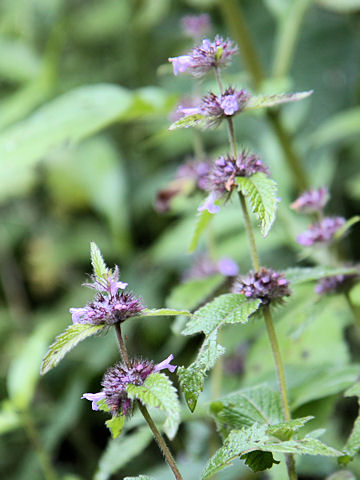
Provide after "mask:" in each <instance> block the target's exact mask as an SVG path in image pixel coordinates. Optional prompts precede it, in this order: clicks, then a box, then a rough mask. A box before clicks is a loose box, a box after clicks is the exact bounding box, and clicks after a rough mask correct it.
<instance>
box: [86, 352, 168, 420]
mask: <svg viewBox="0 0 360 480" xmlns="http://www.w3.org/2000/svg"><path fill="white" fill-rule="evenodd" d="M173 358H174V356H173V355H169V357H168V358H166V359H165V360H164V361H162V362H161V363H159V364H157V365H154V362H152V361H148V360H138V359H135V360H132V361H131V362H130V365H129V366H127V365H125V364H124V363H118V364H116V365H114V366H113V367H110V368H109V369H108V370H107V372H106V373H105V375H104V378H103V381H102V383H101V385H102V387H103V389H102V391H101V392H98V393H84V395H83V396H82V397H81V398H85V399H86V400H89V401H91V402H92V409H93V410H99V406H98V403H97V402H99V401H100V400H105V403H106V405H107V407H108V408H109V409H110V411H111V413H112V414H113V415H119V414H120V415H129V414H131V412H132V410H133V401H132V400H131V399H130V398H129V397H128V394H127V391H126V387H127V386H128V385H130V384H131V385H143V383H144V382H145V380H146V378H147V377H148V376H149V375H150V374H151V373H156V372H159V371H160V370H164V369H168V370H169V371H170V372H174V371H175V369H176V366H175V365H171V364H170V362H171V360H172V359H173Z"/></svg>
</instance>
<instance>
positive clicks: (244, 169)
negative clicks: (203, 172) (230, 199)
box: [207, 150, 269, 194]
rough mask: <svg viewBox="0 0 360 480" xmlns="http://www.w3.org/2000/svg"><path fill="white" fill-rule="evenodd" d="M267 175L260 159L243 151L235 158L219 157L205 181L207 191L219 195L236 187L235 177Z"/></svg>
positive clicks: (266, 169) (266, 170)
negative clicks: (259, 173) (256, 174)
mask: <svg viewBox="0 0 360 480" xmlns="http://www.w3.org/2000/svg"><path fill="white" fill-rule="evenodd" d="M258 172H262V173H265V174H266V175H268V174H269V169H268V168H267V167H266V166H265V165H264V164H263V163H262V161H261V160H260V157H258V156H257V155H254V154H252V153H247V152H246V151H245V150H243V151H242V152H241V153H240V154H239V155H238V156H237V157H236V158H235V157H233V156H231V155H226V156H221V157H220V158H218V159H217V160H215V163H214V165H213V168H212V169H211V171H210V173H209V175H208V177H207V181H208V185H207V187H208V190H213V191H216V192H218V193H219V194H223V193H225V192H226V191H228V192H231V190H233V189H234V188H235V186H236V184H235V178H236V177H251V175H254V174H255V173H258Z"/></svg>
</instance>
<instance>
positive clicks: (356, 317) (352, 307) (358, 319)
mask: <svg viewBox="0 0 360 480" xmlns="http://www.w3.org/2000/svg"><path fill="white" fill-rule="evenodd" d="M344 295H345V298H346V301H347V303H348V305H349V308H350V310H351V313H352V314H353V317H354V321H355V324H356V326H357V327H358V329H359V330H360V315H359V311H358V309H357V308H356V307H355V305H354V304H353V302H352V300H351V297H350V295H349V292H345V294H344Z"/></svg>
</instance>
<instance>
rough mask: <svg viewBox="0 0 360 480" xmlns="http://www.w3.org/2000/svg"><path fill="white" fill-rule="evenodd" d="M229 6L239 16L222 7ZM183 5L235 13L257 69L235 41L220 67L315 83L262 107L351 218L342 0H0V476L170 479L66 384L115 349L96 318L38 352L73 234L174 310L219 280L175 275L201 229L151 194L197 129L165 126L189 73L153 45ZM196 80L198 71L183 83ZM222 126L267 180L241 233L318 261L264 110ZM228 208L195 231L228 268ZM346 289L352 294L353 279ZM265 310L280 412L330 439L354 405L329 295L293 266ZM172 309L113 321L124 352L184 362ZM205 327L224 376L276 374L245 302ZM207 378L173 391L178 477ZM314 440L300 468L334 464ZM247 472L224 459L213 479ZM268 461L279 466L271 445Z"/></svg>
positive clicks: (203, 425) (359, 116)
mask: <svg viewBox="0 0 360 480" xmlns="http://www.w3.org/2000/svg"><path fill="white" fill-rule="evenodd" d="M234 6H235V10H236V11H237V12H238V14H240V13H241V12H242V14H243V16H244V17H243V18H242V17H241V16H240V17H239V16H238V17H236V16H234V15H231V9H233V8H234ZM239 8H241V10H238V9H239ZM200 12H208V13H209V14H210V15H211V18H212V21H213V24H214V27H213V33H212V36H213V35H214V34H215V33H221V34H223V35H224V36H228V35H229V36H232V37H233V38H234V40H235V41H238V40H237V38H236V35H237V33H236V32H237V31H238V30H239V29H238V28H236V25H239V23H236V22H239V21H241V20H243V21H245V26H246V28H247V29H248V30H249V32H250V34H251V37H252V39H253V41H254V46H255V48H256V50H257V53H258V55H259V62H260V64H261V69H262V70H263V72H260V73H259V71H258V72H257V73H256V68H257V67H255V70H254V67H252V66H251V64H249V61H247V60H246V58H245V57H244V55H242V54H243V52H241V51H240V55H239V56H238V57H237V60H236V62H235V63H234V65H233V66H232V68H231V69H230V71H229V72H227V73H226V76H225V78H226V80H227V81H229V82H231V83H232V84H235V85H237V86H240V87H246V88H249V89H250V90H253V91H255V89H257V91H258V92H260V93H265V94H266V93H281V92H283V91H303V90H309V89H314V94H313V95H312V97H311V98H310V99H307V100H305V101H303V102H299V103H295V104H289V105H286V106H283V107H281V110H280V119H281V122H282V124H283V125H285V128H286V130H287V131H288V132H289V134H290V136H291V137H292V142H293V148H294V150H295V152H297V154H298V155H299V157H300V159H301V164H302V166H303V168H304V171H305V172H306V176H307V180H308V182H309V184H310V185H311V186H315V187H318V186H322V185H328V186H329V188H330V191H331V195H332V198H331V203H330V207H329V212H332V213H333V214H340V215H343V216H345V217H346V218H350V217H351V216H353V215H354V214H356V213H357V212H358V211H359V203H360V174H359V170H358V165H359V163H358V159H359V156H360V141H359V138H360V137H359V132H360V107H359V94H360V89H359V58H360V52H359V50H360V49H359V45H360V37H359V32H360V28H359V26H360V25H359V23H360V16H359V12H360V3H359V2H358V1H356V0H352V1H349V0H342V1H341V2H336V1H333V0H318V1H311V0H294V1H290V0H263V1H261V0H256V1H254V0H242V1H240V0H239V1H237V2H236V1H235V0H226V1H225V0H223V1H220V0H218V1H217V0H187V1H185V0H184V1H172V0H135V1H132V2H129V1H127V0H102V1H101V2H96V1H92V0H83V1H82V0H77V1H66V0H47V1H43V0H32V1H31V2H30V1H27V0H18V1H16V2H13V1H12V0H2V2H1V3H0V13H1V15H0V82H1V83H0V129H1V131H0V158H1V176H0V185H1V187H0V202H1V206H0V208H1V218H2V221H1V224H0V228H1V235H0V282H1V296H2V299H3V302H2V305H1V308H0V318H1V321H0V335H1V336H0V342H1V353H0V355H1V372H0V374H1V375H0V378H1V380H0V389H1V398H2V401H1V409H0V433H1V437H0V438H1V442H0V472H1V477H2V478H13V479H14V480H36V479H39V478H43V476H44V472H46V478H47V480H54V479H56V478H57V479H62V480H79V479H89V478H93V479H94V480H106V479H111V478H114V479H115V478H123V477H124V476H126V475H137V474H139V473H144V474H149V475H151V476H153V477H154V478H156V479H158V480H161V479H166V478H169V475H170V474H169V471H168V469H167V467H166V466H163V465H162V459H161V456H160V454H159V453H158V451H157V449H156V445H155V444H154V442H152V437H151V433H150V432H149V431H148V429H147V428H146V427H145V426H144V424H143V421H142V419H141V418H140V417H139V416H138V415H135V417H134V418H133V420H132V422H129V423H128V424H127V425H126V426H125V429H124V430H125V435H122V436H120V437H119V438H118V439H116V440H110V436H109V432H108V430H107V429H106V428H104V425H103V421H104V416H103V414H102V413H97V414H94V413H93V412H91V410H90V405H89V404H88V403H87V402H84V401H81V400H80V397H81V395H82V393H83V392H88V391H90V392H91V391H93V392H95V391H98V390H99V383H100V381H101V377H102V374H103V372H104V370H105V369H106V368H107V367H108V366H109V365H110V364H111V363H113V362H115V361H117V360H118V358H119V353H118V349H117V347H116V342H115V338H114V337H113V336H112V335H108V336H106V337H105V336H104V337H103V338H101V339H99V338H90V339H88V340H86V341H85V342H83V343H82V344H81V345H80V346H79V347H78V348H77V349H75V350H74V351H73V352H72V353H71V354H69V355H68V357H67V359H66V360H65V361H64V362H62V363H61V364H60V365H59V366H58V367H57V368H56V369H54V370H53V371H52V372H51V373H49V374H48V375H47V376H46V377H44V378H40V376H39V368H40V362H41V359H42V357H43V355H44V354H45V351H46V348H47V346H48V345H49V343H51V341H52V339H53V338H54V336H55V335H57V334H58V333H60V332H61V331H63V330H65V328H66V326H67V325H69V324H70V323H71V318H70V314H69V313H68V309H69V307H70V306H73V307H75V306H81V305H83V304H84V303H85V302H86V301H87V300H88V299H89V298H90V295H91V292H90V293H89V292H88V291H86V289H83V288H81V287H80V285H81V283H82V282H83V281H85V279H86V277H85V272H91V267H90V264H89V253H88V252H89V242H90V241H95V242H96V243H97V244H98V245H99V246H100V248H101V250H102V252H103V254H104V256H105V258H106V260H107V263H108V265H112V264H118V265H119V266H120V268H121V278H122V279H125V281H127V282H129V285H130V287H131V289H133V290H134V291H135V293H137V294H138V295H140V296H141V297H142V298H143V300H144V302H145V303H146V305H147V306H148V307H149V308H160V307H161V306H163V305H167V306H170V307H173V308H180V309H186V308H189V309H193V308H195V307H196V306H197V305H198V304H199V303H201V302H202V301H203V299H204V298H207V297H208V296H210V295H211V292H213V291H214V290H216V289H218V288H219V285H220V284H221V282H222V280H221V279H219V276H213V277H210V278H209V279H206V280H197V282H198V283H197V284H196V288H193V286H192V285H190V286H188V287H186V286H182V287H179V286H178V285H179V282H180V281H181V279H182V278H183V275H184V272H186V270H187V269H188V268H189V267H190V265H191V264H192V262H194V260H195V259H196V258H197V256H198V254H199V252H201V251H203V250H204V248H205V244H206V240H204V238H206V236H204V235H202V236H201V237H200V241H199V245H198V246H197V249H196V250H195V251H194V252H193V253H191V254H189V252H188V247H189V244H190V238H191V236H192V232H193V231H194V228H195V222H196V214H195V212H196V208H197V206H198V205H199V203H200V201H201V197H197V196H196V195H193V196H188V197H182V198H179V199H177V200H176V202H174V203H173V205H172V209H171V211H170V212H169V213H166V214H160V213H159V212H157V211H156V209H155V208H154V204H155V196H156V192H157V191H158V190H159V189H160V188H162V187H164V186H165V185H166V184H167V182H168V181H169V180H171V179H172V178H173V176H174V173H175V171H176V168H177V166H178V165H180V164H181V163H182V162H183V161H184V158H186V157H187V156H189V155H192V154H193V149H194V145H195V146H196V145H197V134H196V132H194V131H190V129H189V130H176V131H171V132H169V131H168V127H169V125H170V123H171V122H172V120H171V112H172V111H173V109H174V108H175V106H176V104H177V101H178V100H179V99H180V98H181V97H182V96H183V95H184V94H187V93H188V92H189V91H190V89H191V80H190V79H189V78H187V77H186V76H184V77H182V78H174V76H173V75H172V68H171V65H170V64H168V63H167V58H168V57H169V56H175V55H179V54H181V53H184V52H186V51H187V50H188V49H189V48H190V47H191V46H192V43H191V40H189V39H188V38H186V37H185V36H184V34H183V32H182V29H181V26H180V19H181V17H182V16H183V15H184V14H195V13H200ZM229 12H230V14H229ZM244 58H245V60H244ZM250 58H255V57H251V55H250ZM254 73H255V75H254ZM262 77H263V78H262ZM212 86H213V83H212V80H205V81H204V82H203V84H201V86H200V87H199V90H201V91H206V90H208V89H210V88H212ZM276 118H278V117H276ZM236 125H237V131H238V137H239V138H241V140H242V142H243V143H244V145H245V146H249V147H251V148H252V149H254V150H255V151H257V152H258V153H259V154H260V155H261V156H262V157H263V158H264V160H265V161H266V162H267V163H268V164H269V165H270V168H271V172H272V178H274V179H275V180H276V182H277V183H278V185H279V192H280V197H281V203H280V207H279V211H278V217H277V221H276V224H275V226H274V228H273V230H272V231H271V232H270V234H269V236H268V237H267V238H266V239H262V238H261V236H260V235H259V238H258V245H259V247H260V253H261V257H262V260H263V263H264V264H266V265H271V266H272V267H274V268H278V269H284V268H286V267H289V266H290V267H295V266H298V265H301V266H307V265H312V264H313V262H315V263H323V260H324V259H323V258H322V257H319V258H315V259H314V258H310V257H308V258H304V255H303V251H302V249H300V248H299V246H298V245H297V244H296V243H295V236H296V234H298V233H299V232H300V231H302V230H303V229H304V227H305V225H306V223H305V220H304V218H303V217H301V216H299V215H296V214H295V213H293V212H292V211H291V210H290V209H289V204H290V203H291V202H292V201H293V200H294V199H295V197H296V195H297V193H298V191H299V189H300V188H301V187H302V186H303V185H301V181H302V179H301V178H299V177H298V176H294V175H292V173H291V171H290V170H289V168H288V167H287V166H286V163H285V159H284V152H283V149H282V148H281V144H280V143H279V138H280V137H279V132H278V130H277V128H276V119H275V121H274V120H271V114H265V113H261V112H260V113H258V114H256V115H247V114H246V115H245V114H244V116H242V117H241V118H239V120H238V121H237V123H236ZM203 138H204V142H205V147H206V151H207V152H208V153H209V155H212V156H214V155H216V154H218V153H219V152H221V153H222V152H223V151H226V147H225V145H226V142H227V138H226V135H225V133H224V132H223V131H222V130H220V129H219V130H215V131H212V132H211V133H205V134H204V135H203ZM280 140H281V139H280ZM239 216H240V214H239V213H238V211H237V205H235V202H233V203H230V204H229V205H227V206H226V209H225V210H224V213H223V214H222V215H221V217H220V216H219V218H215V219H214V221H213V222H212V225H211V228H212V230H211V232H212V240H211V243H212V244H215V245H216V246H215V249H216V250H215V255H216V256H217V257H218V258H220V257H222V256H225V255H226V256H231V257H232V258H234V259H235V260H236V261H237V262H238V264H239V266H240V271H241V272H243V273H245V272H247V271H248V269H249V268H250V259H249V255H248V246H247V240H246V237H245V233H244V230H243V226H242V223H241V221H240V220H239V221H237V219H238V217H239ZM358 244H359V229H358V228H357V227H356V226H355V227H354V228H353V230H352V233H351V235H349V236H348V237H347V238H346V239H345V240H344V241H343V243H342V255H343V258H344V259H353V260H354V261H358V258H359V251H358ZM225 291H226V290H225ZM351 295H352V299H353V302H354V303H355V304H356V305H360V291H359V289H358V288H355V289H354V290H353V291H352V292H351ZM277 322H278V324H277V328H278V330H279V337H280V340H281V345H282V351H283V355H284V357H285V362H286V364H287V374H288V383H289V388H290V396H291V402H292V407H293V408H296V416H297V417H305V416H307V415H310V414H312V415H313V414H314V412H316V419H315V420H312V421H311V422H310V424H311V427H309V428H311V430H314V429H316V428H317V424H318V425H320V424H321V425H324V424H326V425H327V432H326V434H325V435H324V437H322V438H323V439H324V441H326V443H327V444H329V445H332V446H333V447H334V448H339V449H341V448H342V447H343V445H344V443H345V440H346V438H347V437H348V435H349V433H350V430H351V428H352V423H353V421H354V419H355V418H356V416H357V398H356V396H351V395H356V393H351V392H348V394H349V396H348V397H346V398H344V396H343V392H344V390H345V389H347V388H348V387H350V386H351V385H352V384H353V383H354V382H355V380H356V379H357V378H358V375H359V368H358V365H357V362H358V361H359V353H358V352H359V346H360V333H359V332H358V330H356V328H355V327H354V326H353V325H352V319H351V312H350V311H349V309H348V306H347V304H346V301H345V299H344V298H343V296H333V297H330V298H329V297H328V298H326V299H318V298H316V297H315V295H314V293H313V284H312V283H304V284H301V285H299V286H297V288H296V293H295V295H294V296H293V297H292V298H291V299H290V300H289V301H288V302H287V308H286V309H284V310H282V309H279V311H278V320H277ZM183 325H184V319H182V318H181V317H179V318H178V319H177V320H176V321H175V322H174V320H173V319H172V318H171V317H168V318H167V317H161V318H156V317H150V318H148V319H145V320H144V319H143V320H142V321H138V320H134V321H133V322H129V324H126V325H125V333H126V335H127V337H128V341H129V346H130V347H131V350H132V352H133V353H134V354H137V355H141V356H143V357H147V358H151V359H154V360H155V361H156V362H159V361H160V360H162V359H163V358H165V357H166V356H167V355H168V352H169V351H171V352H173V353H174V355H175V363H177V364H178V365H184V366H185V367H188V366H189V365H190V364H191V363H192V362H194V361H195V351H196V350H197V349H198V347H199V346H200V345H201V343H202V342H203V338H201V337H200V336H181V335H180V331H181V330H182V329H183ZM234 328H237V330H234ZM239 328H240V330H239ZM235 331H236V332H239V331H241V332H242V336H240V335H239V334H238V333H237V334H236V335H234V332H235ZM204 332H205V333H206V334H207V332H206V331H205V330H204ZM216 334H217V332H216ZM95 342H97V343H96V344H95ZM221 344H222V345H224V347H226V356H225V357H224V368H225V377H224V380H223V386H222V393H223V394H225V393H227V392H230V391H232V390H233V389H238V388H240V387H241V388H243V387H251V386H253V385H255V384H258V383H259V382H262V381H266V382H268V383H269V385H273V386H275V385H276V380H275V378H274V374H273V363H272V358H271V352H270V348H269V346H268V344H267V341H266V338H265V332H264V331H263V327H262V323H261V322H260V321H258V320H254V321H252V322H250V323H248V324H246V325H243V326H239V325H238V326H236V325H235V326H232V325H228V326H227V327H226V328H224V329H223V331H222V338H221ZM95 345H96V346H95ZM300 367H301V368H300ZM173 379H174V381H176V377H175V375H174V376H173ZM213 389H214V382H213V383H212V382H211V381H206V382H205V389H204V392H203V393H202V394H201V395H200V397H199V401H198V407H197V408H196V410H195V412H194V413H193V414H192V413H191V412H190V411H189V410H188V408H187V406H186V402H185V400H184V399H182V421H186V422H185V423H183V424H182V427H181V428H180V432H179V434H178V436H177V437H176V438H175V440H174V441H173V443H172V448H173V450H174V451H175V452H176V455H177V456H178V458H179V459H181V460H180V466H181V469H182V472H183V475H184V478H186V479H188V480H192V479H194V480H195V479H197V478H199V475H200V472H201V471H202V470H203V468H204V466H205V464H206V461H207V459H208V457H209V455H211V454H212V453H214V451H215V449H216V448H218V447H219V446H220V443H219V442H220V441H219V437H218V435H217V434H216V433H214V419H215V420H216V422H217V424H218V427H219V428H220V429H221V428H223V427H221V425H222V422H223V420H221V418H219V417H218V415H217V413H216V412H217V410H216V408H215V410H214V411H213V418H214V419H213V420H210V418H209V417H208V416H207V415H206V412H207V410H208V408H209V402H210V401H211V400H212V399H214V398H216V393H220V392H215V393H214V391H213ZM314 392H317V394H314ZM215 407H216V405H215ZM212 408H214V405H213V406H212ZM306 428H307V426H305V429H306ZM19 452H22V453H21V456H19ZM319 458H320V457H310V456H305V457H302V458H301V461H300V462H299V472H300V474H301V478H302V479H311V478H314V479H315V478H319V479H322V478H327V477H328V476H330V475H331V474H333V473H334V472H335V471H336V470H337V469H338V467H337V464H336V460H330V461H329V460H328V459H323V458H322V457H321V458H320V460H319ZM51 465H52V466H51ZM346 468H347V470H348V475H350V476H347V477H344V476H343V477H341V478H352V477H351V475H354V477H353V478H356V476H360V462H359V460H355V461H354V462H352V463H351V464H349V466H348V467H346ZM54 472H56V473H54ZM314 472H315V473H314ZM261 475H263V474H253V473H251V472H250V470H249V469H247V468H246V467H244V465H243V462H240V461H238V460H237V461H236V462H235V466H234V467H233V468H232V469H228V470H225V471H223V472H221V473H220V474H219V475H218V478H219V479H235V478H243V479H251V478H262V476H261ZM267 475H270V477H272V478H276V479H280V480H281V478H286V477H283V476H284V467H283V462H282V464H280V465H279V466H274V468H273V469H272V470H271V471H270V473H268V474H267ZM334 478H335V477H334Z"/></svg>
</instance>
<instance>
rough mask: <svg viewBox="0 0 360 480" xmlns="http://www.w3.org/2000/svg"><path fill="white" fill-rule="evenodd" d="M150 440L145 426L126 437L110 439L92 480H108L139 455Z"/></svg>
mask: <svg viewBox="0 0 360 480" xmlns="http://www.w3.org/2000/svg"><path fill="white" fill-rule="evenodd" d="M151 439H152V434H151V431H150V429H149V428H148V427H147V426H146V427H142V428H139V429H138V430H135V431H134V432H131V433H128V434H127V435H126V436H124V435H122V436H121V437H120V438H117V439H116V440H114V439H111V440H110V441H109V442H108V444H107V447H106V449H105V451H104V452H103V454H102V456H101V458H100V461H99V466H98V469H97V471H96V473H95V475H94V480H108V479H109V478H110V477H111V475H113V474H114V473H116V472H117V471H118V470H120V468H122V467H123V466H124V465H126V464H127V463H128V462H131V461H132V460H133V459H134V458H135V457H136V456H137V455H139V454H140V453H141V452H142V451H143V450H144V448H146V447H147V446H148V444H149V443H150V441H151Z"/></svg>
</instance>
